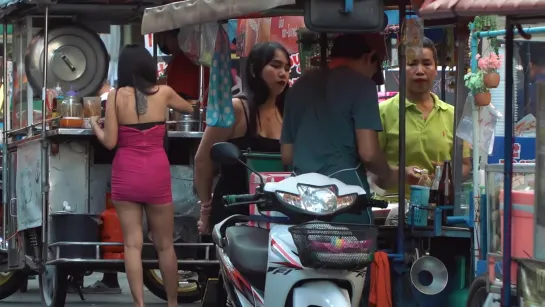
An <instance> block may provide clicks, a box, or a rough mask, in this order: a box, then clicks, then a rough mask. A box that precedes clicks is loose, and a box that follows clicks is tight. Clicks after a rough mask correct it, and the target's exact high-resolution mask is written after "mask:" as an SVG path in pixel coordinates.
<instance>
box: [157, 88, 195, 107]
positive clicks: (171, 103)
mask: <svg viewBox="0 0 545 307" xmlns="http://www.w3.org/2000/svg"><path fill="white" fill-rule="evenodd" d="M161 87H162V88H163V90H164V91H166V92H167V93H166V94H167V95H166V96H167V106H168V107H169V108H172V109H174V110H176V111H178V112H182V113H193V105H192V104H191V103H189V102H188V101H187V100H185V99H183V98H182V97H180V95H178V93H176V92H175V91H174V90H173V89H172V88H171V87H170V86H166V85H162V86H161Z"/></svg>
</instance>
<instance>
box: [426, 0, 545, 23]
mask: <svg viewBox="0 0 545 307" xmlns="http://www.w3.org/2000/svg"><path fill="white" fill-rule="evenodd" d="M540 10H541V12H543V10H545V0H426V1H424V3H423V4H422V6H421V7H420V10H419V11H418V14H419V15H420V16H421V17H423V18H426V19H436V18H445V17H454V16H477V15H504V16H507V15H509V16H522V15H530V16H533V15H541V14H542V13H540Z"/></svg>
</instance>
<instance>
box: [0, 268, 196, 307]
mask: <svg viewBox="0 0 545 307" xmlns="http://www.w3.org/2000/svg"><path fill="white" fill-rule="evenodd" d="M118 276H119V284H120V286H121V290H122V294H121V295H118V294H117V295H116V294H85V295H84V297H85V301H82V300H81V299H80V298H79V296H78V295H77V294H68V298H67V302H66V307H76V306H81V307H83V306H95V307H114V306H115V307H120V306H127V307H130V306H132V298H131V293H130V291H129V284H128V282H127V276H126V275H125V274H122V273H119V275H118ZM101 278H102V274H93V275H91V276H88V277H85V285H90V284H93V283H95V282H96V281H97V280H99V279H101ZM144 289H145V288H144ZM145 299H146V307H148V306H151V307H155V306H156V307H159V306H162V307H164V306H166V302H165V301H163V300H161V299H159V298H157V297H156V296H154V295H153V294H152V293H151V292H149V291H148V290H147V289H145ZM41 305H42V304H41V300H40V288H39V286H38V280H37V279H34V280H29V282H28V291H27V292H26V293H20V292H17V293H15V294H14V295H12V296H11V297H9V298H7V299H5V300H3V301H0V306H2V307H27V306H28V307H33V306H41ZM180 306H184V307H196V306H200V304H186V305H180Z"/></svg>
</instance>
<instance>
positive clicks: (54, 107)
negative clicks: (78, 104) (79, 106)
mask: <svg viewBox="0 0 545 307" xmlns="http://www.w3.org/2000/svg"><path fill="white" fill-rule="evenodd" d="M63 99H64V97H63V94H62V88H61V85H60V84H59V82H57V86H56V87H55V97H53V103H52V104H51V118H52V119H51V124H50V125H51V129H57V128H59V119H55V118H56V117H58V116H59V104H60V103H61V102H62V100H63Z"/></svg>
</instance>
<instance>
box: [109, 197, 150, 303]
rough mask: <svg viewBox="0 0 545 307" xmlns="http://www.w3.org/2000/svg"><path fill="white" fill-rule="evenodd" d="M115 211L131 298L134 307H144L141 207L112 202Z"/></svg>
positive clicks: (125, 202)
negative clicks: (120, 229) (117, 217)
mask: <svg viewBox="0 0 545 307" xmlns="http://www.w3.org/2000/svg"><path fill="white" fill-rule="evenodd" d="M113 203H114V206H115V210H116V211H117V215H118V216H119V221H120V222H121V228H122V230H123V242H124V245H125V251H124V253H125V272H126V273H127V279H128V280H129V288H130V289H131V294H132V298H133V300H134V305H135V306H136V307H144V284H143V281H142V245H143V244H144V238H143V237H144V236H143V233H142V205H141V204H136V203H132V202H128V201H114V202H113Z"/></svg>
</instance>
